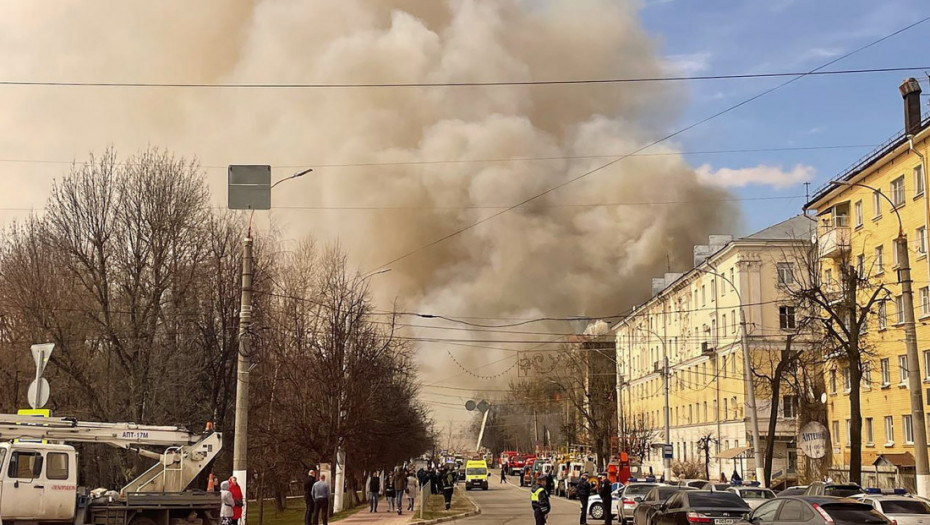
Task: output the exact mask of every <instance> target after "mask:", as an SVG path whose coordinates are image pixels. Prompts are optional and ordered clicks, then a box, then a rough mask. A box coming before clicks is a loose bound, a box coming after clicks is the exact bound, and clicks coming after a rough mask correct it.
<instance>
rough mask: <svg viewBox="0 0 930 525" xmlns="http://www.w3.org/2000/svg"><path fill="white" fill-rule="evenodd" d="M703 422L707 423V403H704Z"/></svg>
mask: <svg viewBox="0 0 930 525" xmlns="http://www.w3.org/2000/svg"><path fill="white" fill-rule="evenodd" d="M704 421H709V420H708V419H707V401H704Z"/></svg>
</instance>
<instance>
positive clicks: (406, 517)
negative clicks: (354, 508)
mask: <svg viewBox="0 0 930 525" xmlns="http://www.w3.org/2000/svg"><path fill="white" fill-rule="evenodd" d="M415 514H416V511H413V512H404V513H403V514H402V515H400V516H398V515H397V512H385V511H384V510H383V509H382V510H379V511H378V512H368V508H367V506H366V508H363V509H362V510H360V511H358V512H356V513H355V514H352V515H351V516H346V517H345V518H343V519H341V520H340V521H339V523H342V524H345V525H371V524H378V525H405V524H406V523H410V520H411V519H412V518H413V517H414V515H415Z"/></svg>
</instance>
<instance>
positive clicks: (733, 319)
mask: <svg viewBox="0 0 930 525" xmlns="http://www.w3.org/2000/svg"><path fill="white" fill-rule="evenodd" d="M730 321H731V322H732V323H733V329H732V330H731V332H732V333H734V334H735V333H736V310H730Z"/></svg>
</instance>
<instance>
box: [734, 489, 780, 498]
mask: <svg viewBox="0 0 930 525" xmlns="http://www.w3.org/2000/svg"><path fill="white" fill-rule="evenodd" d="M739 495H740V496H742V497H744V498H754V499H774V498H775V494H774V493H773V492H772V491H770V490H763V489H743V490H741V491H739Z"/></svg>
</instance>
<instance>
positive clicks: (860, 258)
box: [856, 253, 865, 279]
mask: <svg viewBox="0 0 930 525" xmlns="http://www.w3.org/2000/svg"><path fill="white" fill-rule="evenodd" d="M856 275H857V276H858V277H859V278H860V279H865V254H864V253H860V254H859V255H857V256H856Z"/></svg>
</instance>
